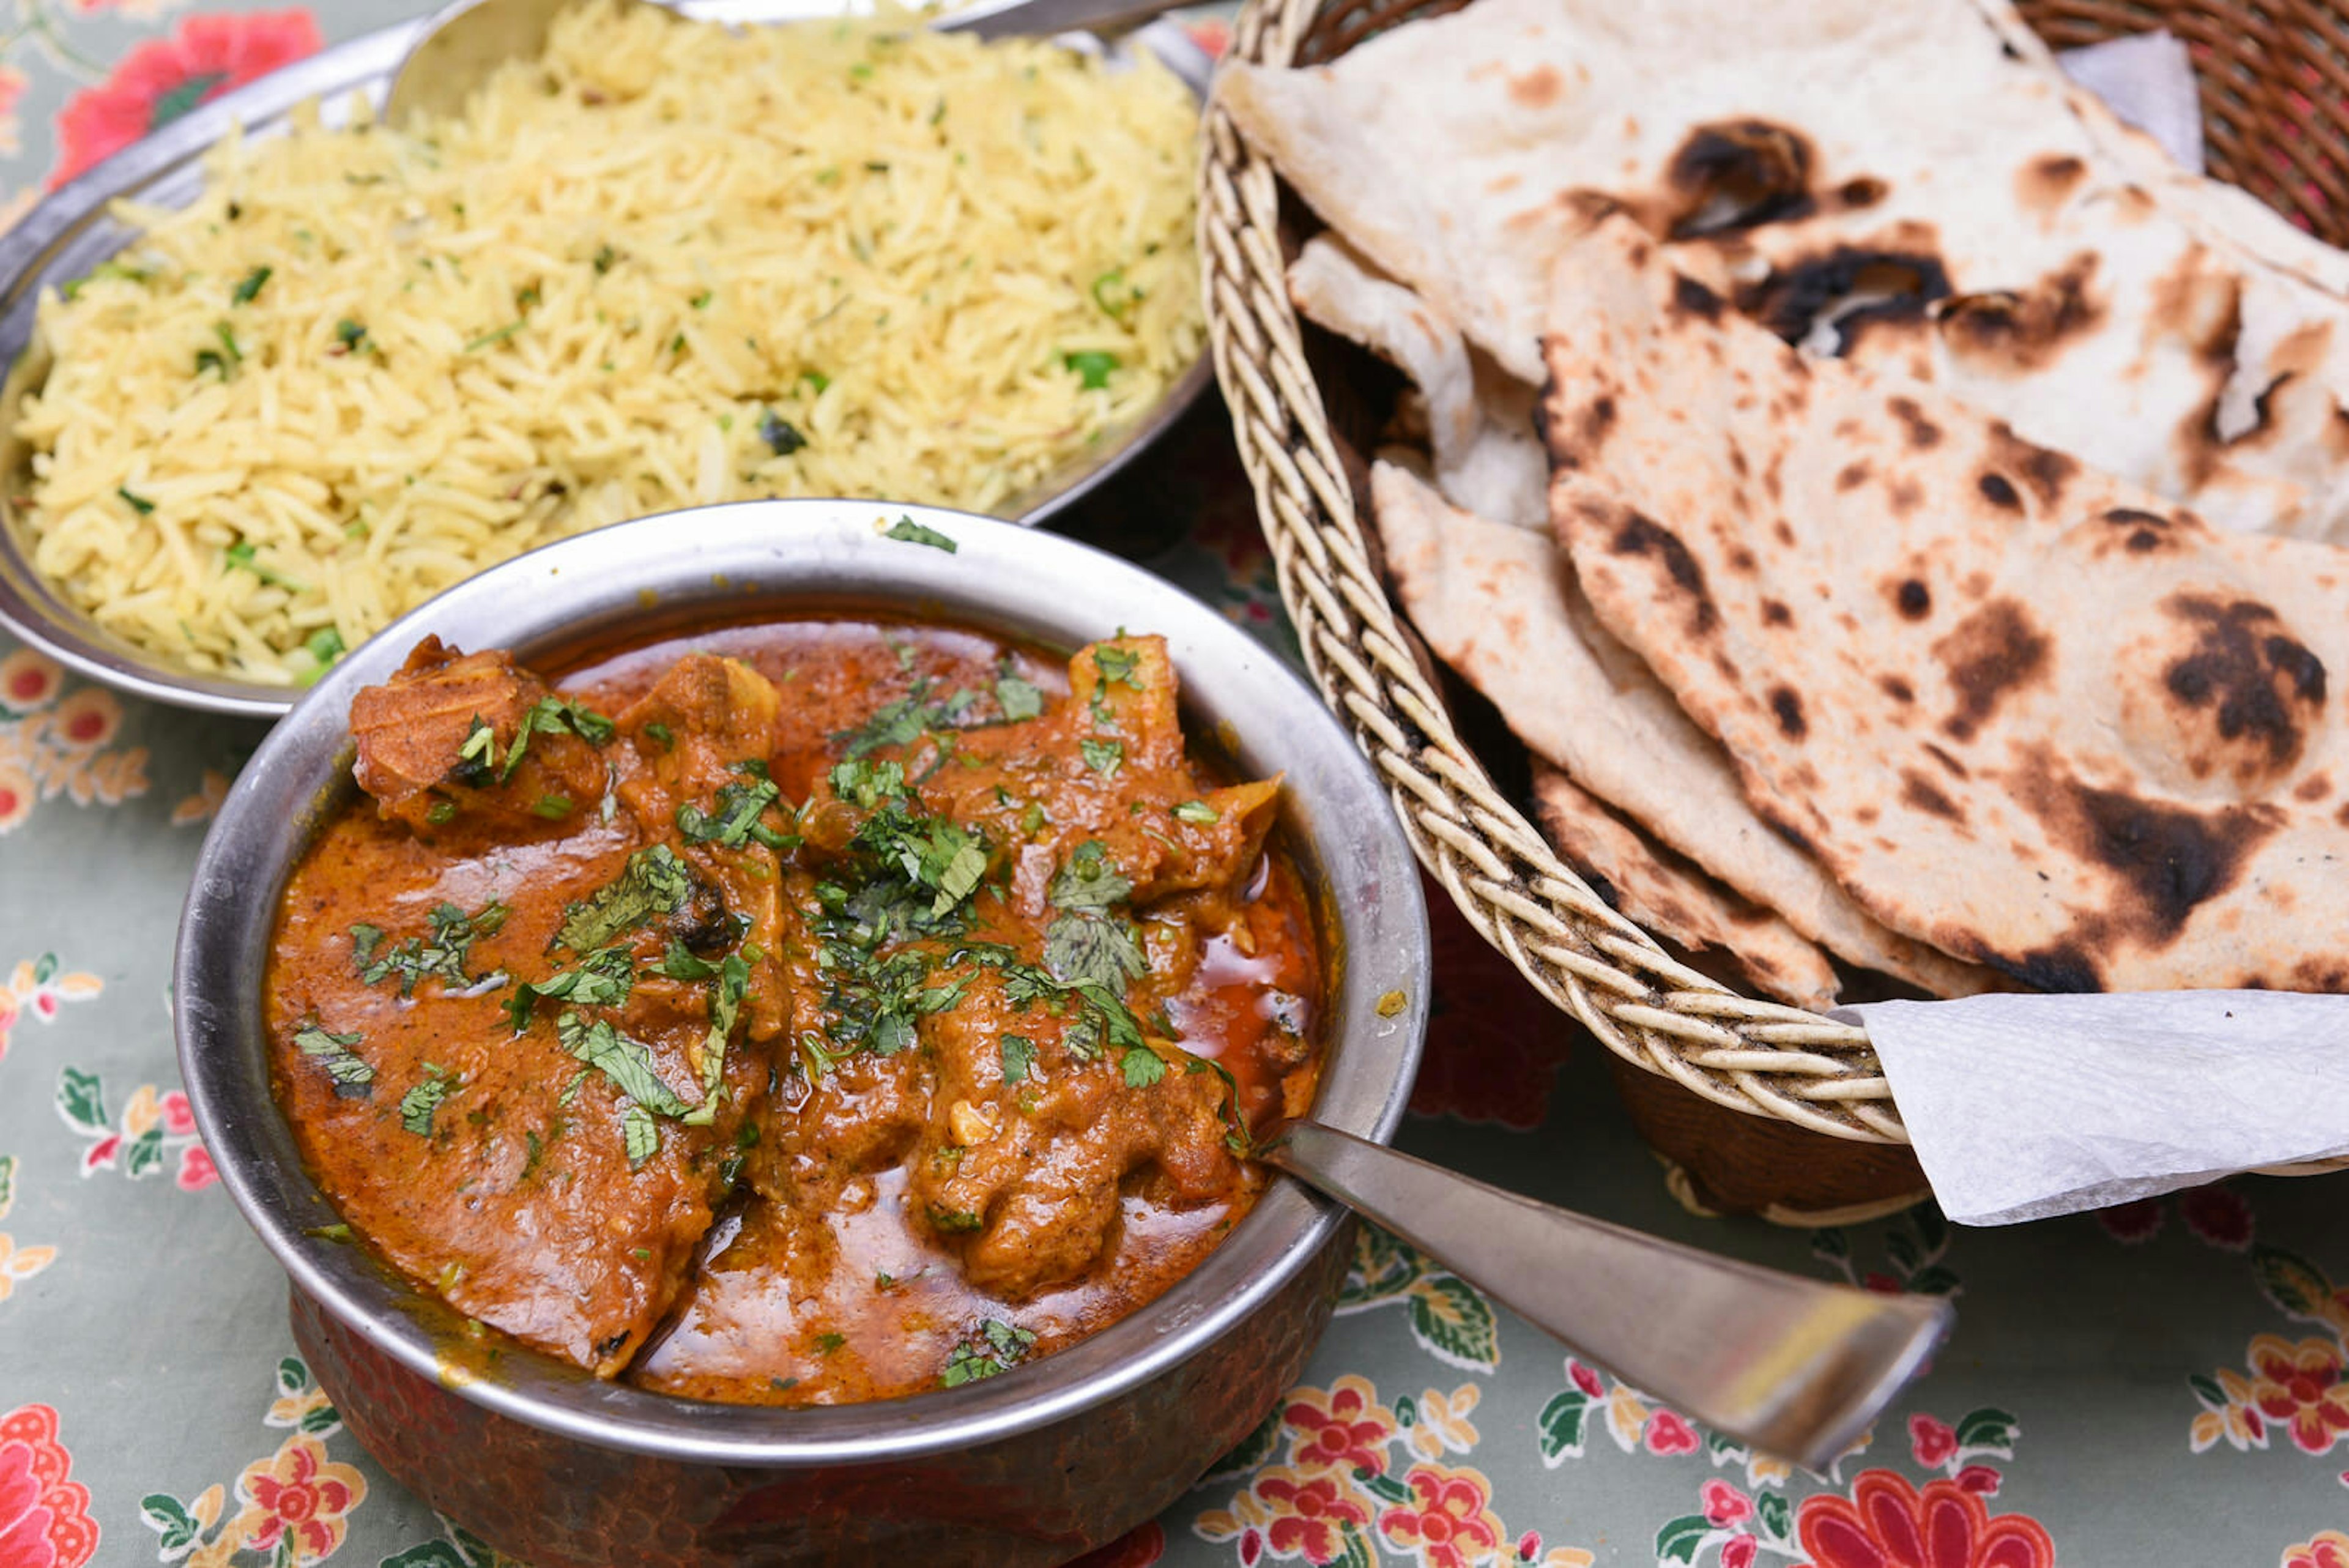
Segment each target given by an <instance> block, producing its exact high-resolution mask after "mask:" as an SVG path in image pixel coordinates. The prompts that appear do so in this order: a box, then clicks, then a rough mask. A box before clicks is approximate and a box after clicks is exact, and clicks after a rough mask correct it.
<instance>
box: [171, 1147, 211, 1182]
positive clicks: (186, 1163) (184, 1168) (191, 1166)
mask: <svg viewBox="0 0 2349 1568" xmlns="http://www.w3.org/2000/svg"><path fill="white" fill-rule="evenodd" d="M219 1179H220V1167H219V1166H217V1165H214V1164H213V1163H212V1150H210V1149H208V1148H206V1147H204V1146H203V1145H202V1144H200V1143H191V1144H190V1145H189V1146H188V1147H185V1148H183V1149H181V1151H180V1174H179V1176H178V1178H177V1180H178V1181H179V1184H180V1190H181V1191H182V1192H202V1190H203V1189H205V1188H207V1187H210V1186H211V1185H212V1183H213V1182H215V1181H218V1180H219Z"/></svg>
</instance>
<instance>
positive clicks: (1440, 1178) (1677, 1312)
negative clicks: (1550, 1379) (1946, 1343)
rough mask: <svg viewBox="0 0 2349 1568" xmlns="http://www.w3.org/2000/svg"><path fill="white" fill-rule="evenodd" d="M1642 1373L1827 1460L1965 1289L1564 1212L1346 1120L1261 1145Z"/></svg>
mask: <svg viewBox="0 0 2349 1568" xmlns="http://www.w3.org/2000/svg"><path fill="white" fill-rule="evenodd" d="M1258 1158H1261V1159H1263V1160H1264V1161H1265V1162H1266V1163H1267V1164H1268V1165H1271V1166H1274V1167H1277V1168H1279V1169H1281V1170H1285V1171H1287V1172H1288V1173H1289V1174H1290V1175H1291V1176H1294V1177H1297V1178H1298V1179H1300V1180H1302V1181H1304V1182H1306V1183H1307V1184H1308V1185H1309V1186H1312V1187H1316V1188H1319V1189H1321V1190H1322V1191H1323V1192H1326V1193H1328V1194H1329V1195H1330V1197H1332V1198H1335V1199H1339V1200H1340V1202H1342V1203H1344V1204H1345V1205H1346V1206H1347V1207H1349V1208H1350V1209H1352V1210H1355V1211H1356V1212H1357V1213H1360V1214H1363V1215H1366V1216H1368V1217H1369V1218H1371V1219H1372V1220H1377V1221H1378V1222H1379V1223H1380V1224H1381V1225H1382V1226H1384V1227H1385V1228H1386V1229H1387V1230H1389V1231H1393V1232H1394V1233H1395V1234H1396V1235H1398V1236H1400V1237H1402V1239H1403V1240H1404V1241H1409V1242H1410V1243H1411V1244H1412V1245H1413V1246H1415V1247H1417V1248H1418V1249H1420V1251H1423V1252H1426V1253H1429V1254H1430V1255H1432V1256H1433V1257H1435V1258H1437V1259H1440V1260H1441V1261H1443V1262H1444V1263H1445V1264H1446V1265H1448V1266H1449V1267H1451V1268H1452V1269H1453V1270H1454V1271H1455V1272H1458V1273H1459V1274H1460V1275H1461V1277H1462V1278H1464V1279H1466V1280H1469V1281H1472V1282H1475V1284H1477V1285H1479V1286H1481V1287H1482V1288H1483V1289H1485V1291H1486V1292H1488V1293H1491V1294H1492V1295H1494V1296H1495V1297H1497V1298H1499V1299H1500V1300H1501V1301H1503V1302H1505V1303H1507V1304H1508V1305H1509V1306H1510V1307H1512V1308H1514V1309H1515V1310H1516V1313H1517V1314H1518V1315H1520V1316H1522V1317H1524V1318H1526V1320H1528V1321H1529V1322H1531V1323H1533V1324H1535V1325H1536V1326H1537V1327H1540V1328H1543V1329H1546V1330H1547V1331H1548V1332H1549V1333H1550V1334H1555V1335H1557V1337H1558V1338H1559V1339H1561V1340H1564V1341H1565V1342H1566V1343H1567V1344H1568V1345H1570V1346H1572V1347H1573V1348H1574V1349H1575V1350H1577V1351H1578V1352H1580V1353H1582V1354H1584V1355H1587V1356H1588V1358H1589V1359H1590V1360H1592V1361H1594V1362H1597V1363H1599V1365H1601V1366H1606V1367H1607V1368H1609V1370H1610V1371H1612V1372H1614V1373H1615V1375H1616V1376H1619V1377H1620V1378H1622V1379H1623V1380H1624V1381H1625V1382H1627V1383H1630V1384H1631V1385H1632V1386H1635V1387H1637V1388H1640V1389H1641V1390H1643V1391H1644V1392H1646V1393H1649V1394H1651V1395H1653V1396H1655V1397H1657V1398H1659V1399H1661V1400H1662V1401H1664V1402H1665V1403H1666V1404H1669V1405H1671V1406H1673V1407H1677V1408H1679V1409H1681V1410H1682V1411H1685V1412H1686V1413H1687V1414H1689V1415H1691V1416H1692V1417H1696V1418H1697V1419H1698V1420H1701V1421H1702V1422H1704V1423H1705V1424H1706V1425H1708V1426H1710V1427H1712V1428H1714V1429H1715V1430H1717V1431H1720V1432H1724V1433H1726V1434H1728V1435H1729V1436H1731V1437H1733V1438H1741V1439H1743V1440H1744V1441H1746V1442H1749V1443H1751V1444H1753V1445H1754V1448H1755V1449H1758V1450H1760V1451H1763V1452H1766V1453H1772V1454H1778V1455H1782V1456H1784V1457H1785V1458H1787V1459H1794V1460H1795V1461H1796V1462H1797V1463H1800V1464H1803V1465H1806V1466H1808V1467H1810V1468H1811V1469H1820V1470H1824V1469H1826V1468H1827V1467H1828V1465H1830V1464H1831V1463H1832V1462H1833V1461H1834V1459H1835V1458H1836V1457H1837V1455H1838V1454H1840V1453H1841V1452H1843V1450H1844V1449H1845V1448H1847V1446H1848V1445H1849V1444H1850V1442H1851V1440H1852V1439H1853V1438H1856V1437H1857V1436H1858V1435H1859V1434H1860V1432H1862V1431H1863V1430H1865V1429H1866V1428H1867V1427H1868V1424H1869V1423H1870V1422H1871V1421H1873V1420H1874V1419H1875V1418H1876V1417H1877V1415H1878V1413H1879V1412H1880V1411H1882V1409H1883V1408H1884V1407H1885V1406H1886V1405H1887V1404H1889V1403H1890V1401H1891V1399H1892V1397H1893V1396H1894V1395H1895V1394H1897V1393H1898V1392H1899V1390H1900V1388H1901V1387H1902V1386H1904V1385H1905V1384H1907V1383H1908V1381H1909V1379H1910V1378H1911V1377H1913V1376H1916V1374H1917V1372H1918V1371H1919V1369H1920V1367H1921V1366H1923V1365H1924V1362H1925V1360H1926V1357H1927V1356H1928V1355H1930V1354H1931V1352H1932V1350H1933V1347H1934V1346H1935V1345H1938V1344H1939V1343H1940V1340H1941V1338H1942V1336H1943V1335H1944V1334H1947V1333H1948V1332H1949V1328H1950V1325H1951V1322H1952V1321H1953V1320H1954V1317H1955V1314H1953V1313H1952V1312H1951V1309H1950V1306H1949V1303H1946V1302H1943V1301H1940V1300H1938V1299H1936V1298H1933V1297H1928V1296H1887V1295H1878V1294H1877V1293H1873V1292H1869V1291H1862V1290H1856V1289H1854V1288H1852V1287H1851V1286H1848V1285H1839V1284H1827V1283H1825V1282H1819V1281H1816V1280H1806V1279H1800V1278H1797V1277H1796V1276H1795V1275H1793V1274H1785V1273H1780V1272H1777V1271H1776V1270H1775V1269H1764V1268H1761V1267H1758V1266H1756V1265H1754V1264H1752V1263H1744V1262H1736V1261H1734V1260H1732V1259H1728V1258H1722V1257H1716V1256H1714V1255H1713V1254H1712V1253H1710V1252H1703V1251H1697V1250H1696V1249H1695V1248H1692V1247H1683V1246H1680V1245H1678V1244H1676V1243H1674V1242H1671V1241H1660V1240H1658V1239H1657V1238H1655V1237H1653V1236H1645V1235H1641V1234H1640V1232H1638V1231H1627V1230H1625V1229H1623V1228H1622V1227H1621V1226H1619V1225H1610V1224H1608V1223H1607V1222H1606V1221H1604V1220H1592V1219H1588V1218H1586V1217H1585V1216H1583V1215H1579V1214H1573V1213H1569V1212H1568V1211H1567V1210H1563V1209H1552V1208H1550V1207H1549V1206H1548V1205H1547V1204H1542V1203H1536V1202H1534V1201H1532V1200H1531V1199H1525V1198H1519V1197H1517V1196H1516V1194H1514V1193H1509V1192H1504V1191H1502V1190H1501V1189H1499V1188H1497V1187H1487V1186H1485V1184H1484V1183H1483V1182H1481V1181H1473V1180H1471V1179H1468V1178H1467V1177H1464V1176H1460V1175H1456V1174H1454V1172H1452V1171H1448V1170H1445V1169H1444V1168H1441V1167H1439V1166H1433V1165H1430V1164H1428V1163H1427V1162H1426V1161H1424V1160H1419V1159H1413V1158H1411V1156H1409V1155H1406V1154H1398V1153H1396V1152H1395V1151H1394V1150H1392V1149H1391V1148H1386V1147H1381V1145H1378V1144H1374V1143H1366V1142H1364V1141H1363V1140H1362V1139H1361V1138H1358V1137H1352V1136H1350V1135H1349V1134H1346V1133H1341V1132H1339V1131H1338V1130H1337V1129H1335V1128H1333V1127H1322V1126H1320V1125H1319V1124H1318V1123H1314V1122H1292V1123H1290V1124H1289V1125H1288V1127H1286V1128H1285V1129H1284V1130H1283V1132H1282V1133H1281V1134H1280V1136H1279V1137H1277V1138H1275V1139H1274V1140H1272V1142H1271V1144H1270V1145H1269V1146H1268V1147H1264V1148H1262V1149H1259V1150H1258Z"/></svg>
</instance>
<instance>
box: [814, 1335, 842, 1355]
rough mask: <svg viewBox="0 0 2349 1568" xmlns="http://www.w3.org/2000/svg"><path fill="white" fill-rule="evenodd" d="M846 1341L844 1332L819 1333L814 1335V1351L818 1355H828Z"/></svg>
mask: <svg viewBox="0 0 2349 1568" xmlns="http://www.w3.org/2000/svg"><path fill="white" fill-rule="evenodd" d="M847 1343H848V1336H847V1335H846V1334H817V1335H816V1336H815V1353H816V1354H817V1355H831V1354H832V1353H833V1351H835V1350H838V1349H839V1348H840V1347H841V1346H842V1345H846V1344H847Z"/></svg>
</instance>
